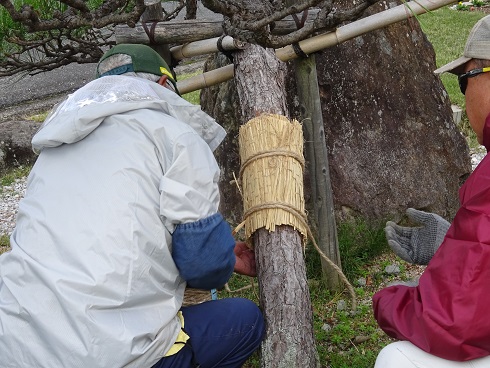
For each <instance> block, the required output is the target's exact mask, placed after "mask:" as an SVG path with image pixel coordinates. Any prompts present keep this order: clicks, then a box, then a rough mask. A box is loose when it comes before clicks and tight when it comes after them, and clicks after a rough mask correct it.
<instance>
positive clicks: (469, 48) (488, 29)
mask: <svg viewBox="0 0 490 368" xmlns="http://www.w3.org/2000/svg"><path fill="white" fill-rule="evenodd" d="M471 59H483V60H490V15H487V16H486V17H484V18H482V19H480V20H479V21H478V22H477V23H476V24H475V25H474V26H473V28H472V29H471V32H470V35H469V36H468V40H467V41H466V46H465V48H464V52H463V56H461V57H460V58H458V59H456V60H453V61H451V62H450V63H448V64H446V65H444V66H441V67H440V68H439V69H437V70H435V71H434V73H435V74H442V73H445V72H449V73H453V74H462V73H463V72H464V70H463V67H464V65H465V64H466V63H467V62H468V61H470V60H471Z"/></svg>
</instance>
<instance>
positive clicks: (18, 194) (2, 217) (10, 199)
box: [0, 178, 27, 235]
mask: <svg viewBox="0 0 490 368" xmlns="http://www.w3.org/2000/svg"><path fill="white" fill-rule="evenodd" d="M26 182H27V178H20V179H17V180H16V181H15V182H14V183H13V184H11V185H8V186H3V187H1V188H0V235H10V234H11V233H12V231H13V230H14V226H15V218H16V217H17V208H18V207H19V201H20V199H21V198H22V197H24V194H25V191H26Z"/></svg>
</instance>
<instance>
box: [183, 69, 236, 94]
mask: <svg viewBox="0 0 490 368" xmlns="http://www.w3.org/2000/svg"><path fill="white" fill-rule="evenodd" d="M233 69H234V66H233V64H229V65H227V66H224V67H222V68H218V69H214V70H210V71H209V72H206V73H202V74H199V75H196V76H195V77H191V78H188V79H184V80H182V81H178V82H177V88H178V89H179V92H180V94H182V95H183V94H185V93H189V92H192V91H197V90H198V89H202V88H206V87H211V86H214V85H215V84H219V83H222V82H226V81H227V80H230V79H232V78H233V75H234V70H233Z"/></svg>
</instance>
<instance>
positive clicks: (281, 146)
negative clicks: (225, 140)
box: [234, 114, 357, 311]
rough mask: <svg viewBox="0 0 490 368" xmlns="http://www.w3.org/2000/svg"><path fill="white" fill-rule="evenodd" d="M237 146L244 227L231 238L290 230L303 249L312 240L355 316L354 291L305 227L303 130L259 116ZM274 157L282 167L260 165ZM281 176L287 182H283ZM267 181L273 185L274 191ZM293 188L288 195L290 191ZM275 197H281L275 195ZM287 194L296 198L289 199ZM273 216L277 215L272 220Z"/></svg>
mask: <svg viewBox="0 0 490 368" xmlns="http://www.w3.org/2000/svg"><path fill="white" fill-rule="evenodd" d="M271 133H273V134H271ZM239 142H240V156H241V158H242V162H243V163H242V165H241V168H240V175H239V178H240V181H241V182H242V185H243V191H242V190H240V193H243V194H242V196H243V202H244V214H243V221H242V223H241V224H239V225H238V226H237V227H236V228H235V230H234V233H237V232H238V231H239V230H240V229H241V228H242V227H243V226H245V237H246V238H247V239H248V238H250V236H251V235H252V233H253V232H254V231H255V230H257V229H259V228H261V227H265V228H266V229H268V230H269V231H274V227H275V225H283V224H285V225H290V226H292V227H293V228H294V229H296V230H298V231H299V232H300V233H301V234H302V236H303V240H304V243H303V244H304V245H305V244H306V240H307V239H308V238H310V239H311V242H312V243H313V245H314V247H315V249H316V250H317V252H318V253H319V254H320V256H321V257H322V258H323V259H324V260H325V261H326V262H327V263H328V264H329V265H330V266H331V267H332V268H333V269H334V270H335V272H337V274H338V275H339V277H340V278H341V280H342V282H343V283H344V284H345V285H346V287H347V289H348V291H349V294H350V296H351V299H352V310H353V311H355V310H356V308H357V301H356V295H355V291H354V288H353V287H352V285H351V284H350V282H349V280H347V277H346V276H345V275H344V273H343V272H342V270H341V269H340V267H338V266H337V265H336V264H335V263H334V262H333V261H332V260H331V259H330V258H328V256H327V255H326V254H325V253H324V252H323V251H322V250H321V249H320V248H319V246H318V244H317V243H316V240H315V238H314V236H313V234H312V232H311V229H310V227H309V226H308V221H307V216H306V213H305V210H304V196H303V182H302V180H303V169H304V162H305V161H304V158H303V134H302V127H301V125H300V124H299V123H298V122H297V121H293V122H290V121H289V120H288V119H287V118H286V117H284V116H280V115H269V114H268V115H262V116H259V117H256V118H253V119H251V120H250V121H249V122H247V124H245V125H243V126H242V127H241V128H240V136H239ZM263 146H265V148H264V147H263ZM294 149H295V150H296V151H293V150H294ZM277 156H281V157H282V158H283V160H282V162H280V163H278V162H270V161H269V162H267V163H264V161H265V159H267V158H277ZM288 159H289V160H288ZM291 159H292V161H291ZM286 161H289V162H286ZM245 169H247V170H245ZM298 170H300V173H299V172H298ZM282 174H286V175H289V176H290V177H289V178H286V177H284V175H282ZM276 175H277V176H276ZM281 175H282V176H281ZM291 176H292V178H291ZM274 179H275V181H274ZM287 179H291V180H287ZM271 181H274V184H275V186H274V185H272V184H271ZM264 182H265V183H264ZM291 182H293V184H292V186H293V188H292V189H291V187H289V186H288V185H290V184H291ZM239 188H240V187H239ZM271 189H272V190H271ZM276 191H279V192H280V193H279V195H277V193H276ZM290 192H294V194H296V195H293V196H291V195H290ZM298 194H299V195H298ZM271 211H275V212H276V213H275V214H273V215H271ZM285 214H287V215H285Z"/></svg>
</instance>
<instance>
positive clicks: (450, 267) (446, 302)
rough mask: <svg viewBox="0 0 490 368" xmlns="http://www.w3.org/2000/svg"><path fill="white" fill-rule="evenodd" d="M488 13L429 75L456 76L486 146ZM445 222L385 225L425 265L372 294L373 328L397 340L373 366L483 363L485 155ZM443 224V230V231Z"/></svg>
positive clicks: (487, 295) (487, 262) (487, 320)
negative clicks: (453, 56)
mask: <svg viewBox="0 0 490 368" xmlns="http://www.w3.org/2000/svg"><path fill="white" fill-rule="evenodd" d="M489 71H490V16H486V17H485V18H482V19H481V20H480V21H479V22H478V23H477V24H476V25H475V26H474V27H473V29H472V31H471V33H470V35H469V37H468V40H467V42H466V46H465V50H464V54H463V56H462V57H460V58H459V59H457V60H454V61H453V62H451V63H449V64H447V65H445V66H443V67H441V68H439V69H438V70H436V71H435V73H436V74H440V73H443V72H450V73H453V74H456V75H457V76H458V80H459V85H460V88H461V92H462V93H463V94H464V95H465V100H466V111H467V115H468V119H469V121H470V125H471V127H472V128H473V130H474V131H475V133H476V136H477V138H478V142H479V143H480V144H482V145H484V146H485V147H486V149H487V152H488V150H489V149H490V93H489V92H490V73H488V72H489ZM459 197H460V205H461V207H460V209H459V210H458V212H457V213H456V216H455V218H454V220H453V222H452V223H451V224H450V226H449V224H448V223H447V222H445V220H443V219H442V218H441V217H439V216H437V215H434V214H429V213H425V212H421V211H416V210H413V209H410V210H409V211H408V213H409V216H410V215H411V216H412V217H417V216H418V217H419V218H425V219H426V220H427V221H423V222H424V225H423V226H421V227H418V228H407V227H401V226H398V225H396V224H394V223H390V222H388V223H387V228H386V235H387V239H388V243H389V244H390V246H391V248H392V249H393V250H394V251H395V253H396V254H398V255H399V256H401V258H403V259H404V260H406V261H409V262H413V263H419V264H427V267H426V269H425V271H424V272H423V273H422V275H421V277H420V279H419V281H418V285H415V286H413V285H412V286H410V285H403V284H399V285H394V286H389V287H387V288H384V289H383V290H381V291H379V292H378V293H376V294H375V295H374V297H373V309H374V316H375V318H376V320H377V321H378V324H379V326H380V327H381V328H382V329H383V330H384V331H385V332H386V333H387V334H388V335H389V336H391V337H393V338H396V339H398V340H402V341H398V342H395V343H392V344H390V345H388V346H387V347H385V348H384V349H383V350H381V352H380V353H379V355H378V358H377V360H376V365H375V368H388V367H390V368H393V367H396V368H405V367H417V368H424V367H430V368H438V367H444V368H453V367H454V368H456V367H477V368H480V367H481V368H482V367H485V368H488V367H490V316H489V310H490V156H489V155H486V157H485V158H484V159H483V160H482V161H481V163H480V164H479V165H478V167H477V168H476V169H475V170H474V172H473V173H472V174H471V176H470V177H469V178H468V180H467V181H466V182H465V184H464V185H463V186H462V187H461V188H460V192H459ZM446 229H447V233H445V232H446Z"/></svg>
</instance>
